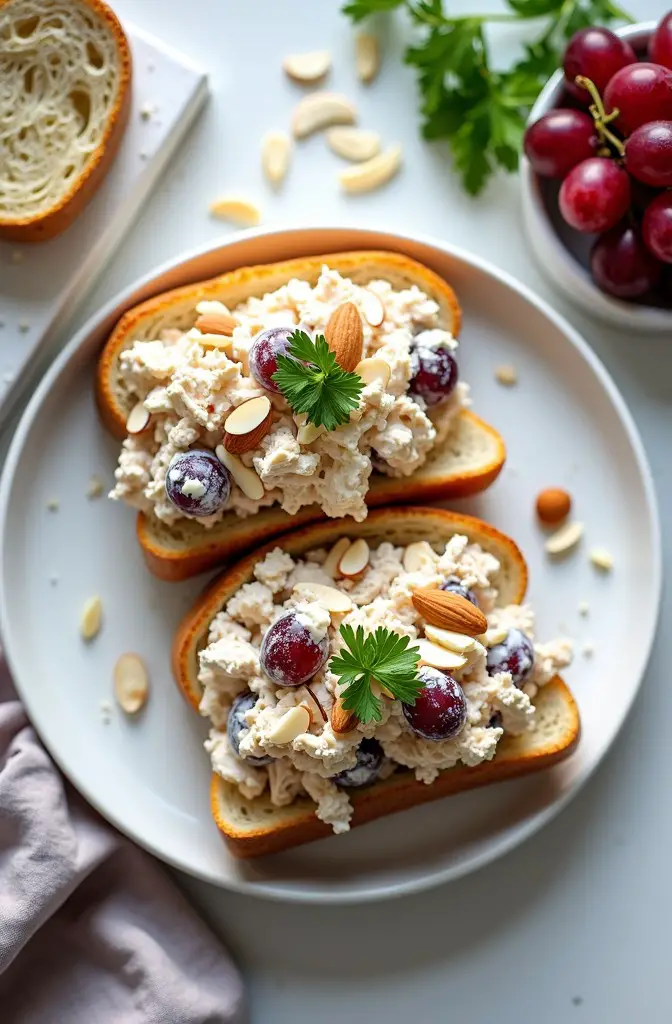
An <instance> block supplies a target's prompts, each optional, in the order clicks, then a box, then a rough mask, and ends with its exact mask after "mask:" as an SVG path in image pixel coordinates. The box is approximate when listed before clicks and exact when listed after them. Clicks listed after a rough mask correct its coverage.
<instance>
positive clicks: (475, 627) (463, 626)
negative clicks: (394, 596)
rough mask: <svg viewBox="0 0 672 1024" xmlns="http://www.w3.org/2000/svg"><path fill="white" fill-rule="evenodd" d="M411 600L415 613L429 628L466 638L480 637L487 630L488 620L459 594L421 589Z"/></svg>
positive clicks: (478, 609)
mask: <svg viewBox="0 0 672 1024" xmlns="http://www.w3.org/2000/svg"><path fill="white" fill-rule="evenodd" d="M412 600H413V605H414V607H415V609H416V611H418V612H419V613H420V615H422V617H423V619H424V620H425V622H428V623H429V624H430V626H438V627H439V628H440V629H448V630H450V631H451V632H453V633H465V634H466V635H467V636H480V634H481V633H485V631H486V629H487V628H488V620H487V619H486V617H485V615H484V614H483V612H482V611H481V610H480V608H476V606H475V605H473V604H472V603H471V601H467V599H466V598H465V597H460V595H459V594H451V593H449V592H448V591H446V590H438V589H436V590H430V589H429V588H425V587H421V588H419V589H418V590H416V591H415V593H414V594H413V597H412Z"/></svg>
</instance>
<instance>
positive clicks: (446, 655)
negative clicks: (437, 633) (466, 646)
mask: <svg viewBox="0 0 672 1024" xmlns="http://www.w3.org/2000/svg"><path fill="white" fill-rule="evenodd" d="M413 646H414V647H417V648H419V650H420V661H419V664H420V665H431V667H432V668H446V669H459V668H464V666H465V665H466V664H467V659H466V658H465V657H464V655H463V654H457V653H456V652H455V651H449V650H448V649H447V648H446V647H441V646H440V645H439V644H434V643H432V641H431V640H414V641H413Z"/></svg>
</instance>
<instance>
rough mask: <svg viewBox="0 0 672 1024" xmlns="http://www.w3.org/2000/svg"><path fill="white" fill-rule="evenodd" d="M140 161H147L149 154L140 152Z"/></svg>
mask: <svg viewBox="0 0 672 1024" xmlns="http://www.w3.org/2000/svg"><path fill="white" fill-rule="evenodd" d="M140 159H141V160H148V159H149V154H148V153H145V151H144V149H143V150H141V151H140Z"/></svg>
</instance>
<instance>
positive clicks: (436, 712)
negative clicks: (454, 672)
mask: <svg viewBox="0 0 672 1024" xmlns="http://www.w3.org/2000/svg"><path fill="white" fill-rule="evenodd" d="M418 678H419V679H420V680H421V681H422V682H423V683H424V687H423V689H422V690H421V691H420V693H419V694H418V696H417V697H416V700H415V704H413V705H411V704H404V705H403V707H402V710H403V713H404V718H405V719H406V721H407V722H408V724H409V725H410V727H411V729H412V730H413V732H414V733H417V735H418V736H422V738H423V739H425V740H448V739H450V738H451V737H452V736H457V734H458V733H459V732H460V730H461V729H462V728H463V727H464V723H465V722H466V720H467V700H466V697H465V696H464V690H463V689H462V687H461V686H460V684H459V683H458V682H457V680H456V679H453V677H452V676H449V675H448V674H447V673H446V672H439V670H438V669H436V668H430V667H429V666H428V665H423V666H422V667H421V668H419V669H418Z"/></svg>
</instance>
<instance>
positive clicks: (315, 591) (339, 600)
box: [292, 580, 352, 615]
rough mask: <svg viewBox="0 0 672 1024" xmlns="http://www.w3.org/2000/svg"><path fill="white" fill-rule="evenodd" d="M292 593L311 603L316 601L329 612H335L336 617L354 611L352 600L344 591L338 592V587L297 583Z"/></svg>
mask: <svg viewBox="0 0 672 1024" xmlns="http://www.w3.org/2000/svg"><path fill="white" fill-rule="evenodd" d="M292 591H293V593H295V594H298V595H299V596H300V597H303V598H306V599H307V600H309V601H316V602H317V603H318V604H320V605H322V607H323V608H326V610H327V611H328V612H334V614H336V615H344V614H345V613H346V612H349V611H352V600H351V598H350V597H349V596H348V594H346V593H344V592H343V591H342V590H337V589H336V587H328V586H326V585H325V584H324V583H311V582H309V581H308V580H306V581H305V582H302V583H295V584H294V586H293V588H292Z"/></svg>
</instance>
